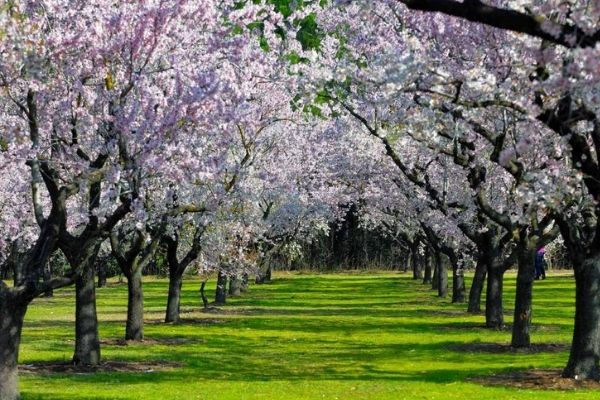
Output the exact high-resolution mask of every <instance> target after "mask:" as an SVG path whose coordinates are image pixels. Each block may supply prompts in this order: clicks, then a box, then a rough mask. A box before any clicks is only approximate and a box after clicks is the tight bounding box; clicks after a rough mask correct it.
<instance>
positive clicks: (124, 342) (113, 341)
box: [100, 338, 206, 346]
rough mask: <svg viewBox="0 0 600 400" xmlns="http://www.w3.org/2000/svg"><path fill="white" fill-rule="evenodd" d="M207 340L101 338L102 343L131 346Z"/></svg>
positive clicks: (175, 344)
mask: <svg viewBox="0 0 600 400" xmlns="http://www.w3.org/2000/svg"><path fill="white" fill-rule="evenodd" d="M205 342H206V340H204V339H199V338H144V340H142V341H135V340H125V339H105V340H101V341H100V343H101V344H103V345H108V346H129V345H147V346H153V345H169V346H171V345H174V346H177V345H183V344H195V343H205Z"/></svg>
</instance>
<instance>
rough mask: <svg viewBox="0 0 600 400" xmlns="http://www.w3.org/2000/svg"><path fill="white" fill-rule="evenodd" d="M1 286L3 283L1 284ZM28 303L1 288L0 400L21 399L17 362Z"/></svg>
mask: <svg viewBox="0 0 600 400" xmlns="http://www.w3.org/2000/svg"><path fill="white" fill-rule="evenodd" d="M0 285H1V283H0ZM26 311H27V303H26V302H20V301H19V300H18V299H16V298H15V297H14V296H13V294H12V293H10V291H8V290H5V289H3V288H0V399H2V400H17V399H18V398H19V379H18V371H17V361H18V358H19V343H20V341H21V330H22V328H23V318H24V317H25V312H26Z"/></svg>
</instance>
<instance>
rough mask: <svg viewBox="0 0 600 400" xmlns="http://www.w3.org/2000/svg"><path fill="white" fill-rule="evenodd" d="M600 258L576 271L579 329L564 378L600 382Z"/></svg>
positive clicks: (587, 260) (588, 260)
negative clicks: (599, 365)
mask: <svg viewBox="0 0 600 400" xmlns="http://www.w3.org/2000/svg"><path fill="white" fill-rule="evenodd" d="M599 359H600V256H595V257H594V258H589V259H586V260H584V261H583V262H582V263H581V264H580V265H577V266H576V270H575V329H574V330H573V343H572V345H571V354H570V355H569V362H568V363H567V366H566V367H565V369H564V371H563V376H564V377H566V378H574V379H594V380H598V379H600V369H599V367H598V362H599Z"/></svg>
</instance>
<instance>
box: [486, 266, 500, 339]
mask: <svg viewBox="0 0 600 400" xmlns="http://www.w3.org/2000/svg"><path fill="white" fill-rule="evenodd" d="M503 290H504V269H502V268H500V266H497V265H493V266H492V264H491V265H490V268H488V279H487V290H486V296H485V326H486V327H488V328H492V329H502V328H503V327H504V306H503V304H502V294H503Z"/></svg>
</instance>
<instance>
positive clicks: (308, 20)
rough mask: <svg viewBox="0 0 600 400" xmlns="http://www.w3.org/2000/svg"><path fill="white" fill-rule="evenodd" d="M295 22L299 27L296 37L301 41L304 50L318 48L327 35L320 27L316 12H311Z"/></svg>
mask: <svg viewBox="0 0 600 400" xmlns="http://www.w3.org/2000/svg"><path fill="white" fill-rule="evenodd" d="M295 24H296V25H297V26H298V27H299V29H298V32H296V39H297V40H298V41H299V42H300V45H301V46H302V50H305V51H306V50H318V49H319V48H320V47H321V40H323V37H324V36H325V35H324V34H323V33H322V32H321V30H320V29H319V25H318V24H317V16H316V15H315V13H310V14H308V15H307V16H306V17H304V18H302V19H300V20H296V21H295Z"/></svg>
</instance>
